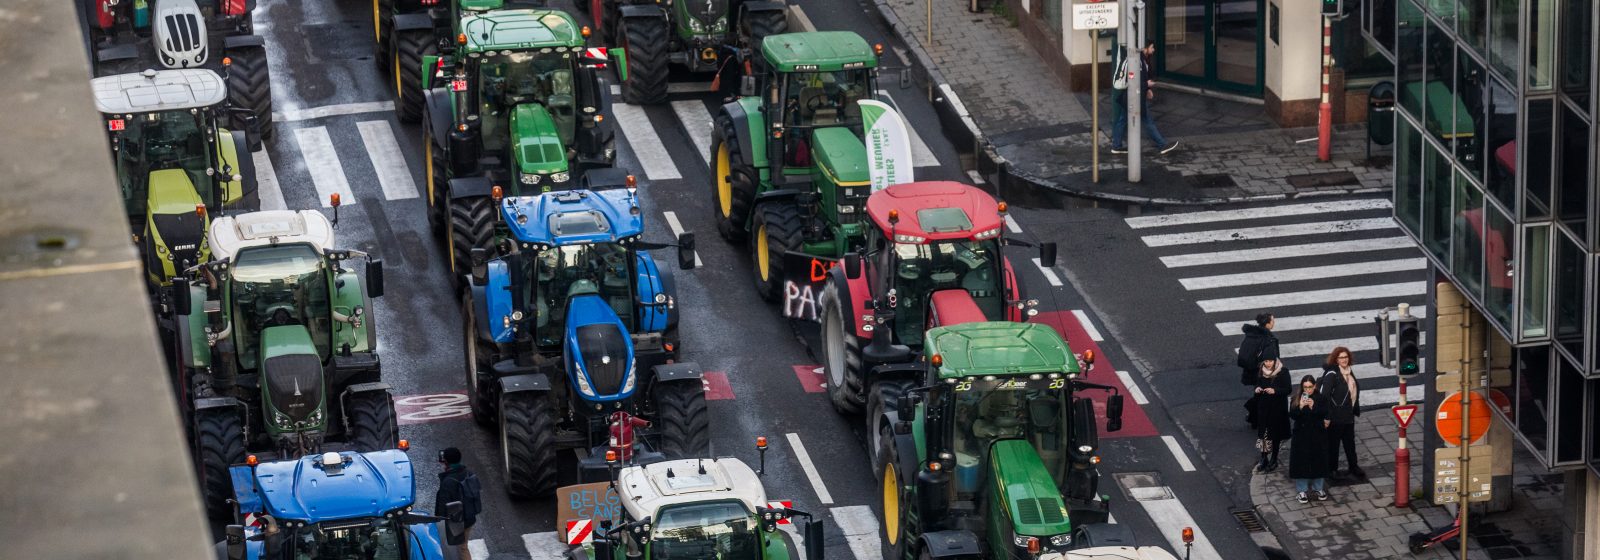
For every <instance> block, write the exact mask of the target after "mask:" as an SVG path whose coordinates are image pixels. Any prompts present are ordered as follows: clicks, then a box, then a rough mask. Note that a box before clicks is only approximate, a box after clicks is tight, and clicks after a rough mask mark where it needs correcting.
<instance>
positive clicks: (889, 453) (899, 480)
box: [872, 445, 910, 560]
mask: <svg viewBox="0 0 1600 560" xmlns="http://www.w3.org/2000/svg"><path fill="white" fill-rule="evenodd" d="M872 455H873V457H874V458H873V463H881V464H883V465H884V466H883V468H881V469H879V470H878V473H877V475H878V518H879V519H882V520H883V545H884V556H883V557H884V558H886V559H893V560H903V559H904V558H905V551H906V548H907V547H909V545H910V543H907V542H906V538H907V536H906V526H905V521H906V519H905V509H906V506H907V504H906V503H905V499H906V498H907V496H906V492H905V487H904V485H905V484H906V483H908V482H909V481H907V480H906V478H905V476H906V475H907V474H909V473H902V472H900V465H899V463H898V462H896V461H895V449H894V446H893V445H887V446H884V447H881V448H879V449H876V450H874V451H873V452H872Z"/></svg>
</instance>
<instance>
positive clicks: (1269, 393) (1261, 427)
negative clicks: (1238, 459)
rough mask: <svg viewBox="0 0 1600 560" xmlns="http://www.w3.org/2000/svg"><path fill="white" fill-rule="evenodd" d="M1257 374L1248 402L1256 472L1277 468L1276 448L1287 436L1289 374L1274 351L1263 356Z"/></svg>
mask: <svg viewBox="0 0 1600 560" xmlns="http://www.w3.org/2000/svg"><path fill="white" fill-rule="evenodd" d="M1257 367H1258V369H1259V373H1258V374H1257V375H1256V392H1255V396H1254V398H1252V399H1251V400H1250V402H1251V403H1252V404H1253V405H1254V406H1255V418H1256V421H1257V425H1258V427H1257V429H1256V451H1259V452H1261V462H1260V463H1259V464H1257V465H1256V472H1261V473H1264V472H1272V471H1274V470H1277V469H1278V448H1279V447H1281V446H1282V445H1283V440H1286V439H1289V435H1290V433H1291V431H1290V429H1289V393H1290V388H1289V386H1290V384H1291V382H1290V380H1289V378H1290V376H1291V374H1290V373H1289V370H1288V369H1285V368H1284V367H1283V361H1282V360H1279V359H1277V355H1276V351H1274V354H1273V355H1271V356H1268V357H1266V358H1263V359H1262V360H1261V365H1259V366H1257Z"/></svg>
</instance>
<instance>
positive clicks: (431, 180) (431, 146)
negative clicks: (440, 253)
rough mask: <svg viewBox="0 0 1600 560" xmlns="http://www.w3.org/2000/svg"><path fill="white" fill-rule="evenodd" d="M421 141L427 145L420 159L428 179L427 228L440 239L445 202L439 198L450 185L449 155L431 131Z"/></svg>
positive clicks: (442, 234) (443, 222)
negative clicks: (424, 153)
mask: <svg viewBox="0 0 1600 560" xmlns="http://www.w3.org/2000/svg"><path fill="white" fill-rule="evenodd" d="M422 142H423V143H424V144H427V146H428V155H426V156H424V159H423V161H422V164H423V172H424V173H427V175H426V177H427V181H428V228H429V229H430V230H431V231H432V232H433V235H434V236H435V237H434V239H440V238H442V237H443V236H444V232H445V227H444V224H445V221H446V220H445V214H446V212H445V207H446V204H445V203H446V202H447V200H440V199H442V198H444V196H446V195H447V194H448V193H446V192H445V187H448V186H449V185H450V156H449V154H447V153H446V152H445V149H444V146H442V145H440V144H439V142H437V141H435V140H434V139H433V132H432V131H427V132H424V133H423V136H422Z"/></svg>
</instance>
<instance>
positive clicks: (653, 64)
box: [621, 17, 671, 105]
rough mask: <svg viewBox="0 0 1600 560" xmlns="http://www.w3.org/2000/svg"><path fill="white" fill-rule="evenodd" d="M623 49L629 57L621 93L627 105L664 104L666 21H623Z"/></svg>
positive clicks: (632, 19) (627, 19) (636, 19)
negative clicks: (626, 76) (626, 75)
mask: <svg viewBox="0 0 1600 560" xmlns="http://www.w3.org/2000/svg"><path fill="white" fill-rule="evenodd" d="M621 27H622V47H623V48H624V49H625V50H626V51H627V54H628V79H627V80H625V81H623V83H622V93H623V95H624V97H626V98H627V100H628V102H629V103H633V104H636V105H659V104H662V103H666V102H667V46H668V45H667V41H668V36H667V35H668V33H669V32H670V31H671V29H669V26H668V24H667V20H665V19H660V18H653V17H631V18H624V19H623V20H622V23H621Z"/></svg>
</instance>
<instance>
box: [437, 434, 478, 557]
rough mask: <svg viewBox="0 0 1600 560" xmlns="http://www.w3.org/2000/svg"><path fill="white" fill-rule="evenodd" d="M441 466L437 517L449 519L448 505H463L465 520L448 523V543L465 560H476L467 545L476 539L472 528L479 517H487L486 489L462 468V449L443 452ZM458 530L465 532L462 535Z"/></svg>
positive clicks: (462, 513)
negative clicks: (473, 537)
mask: <svg viewBox="0 0 1600 560" xmlns="http://www.w3.org/2000/svg"><path fill="white" fill-rule="evenodd" d="M439 464H441V465H443V466H444V472H441V473H439V491H438V492H436V493H434V496H433V511H434V514H435V515H439V516H445V506H446V505H448V504H450V503H451V502H461V519H460V520H459V521H457V520H455V519H447V520H446V521H445V524H444V526H445V543H446V544H449V545H450V546H454V547H456V554H457V557H458V558H460V559H461V560H472V552H471V551H469V550H468V549H467V542H468V541H470V540H471V539H472V526H473V525H476V524H477V523H478V514H479V513H483V486H482V484H481V483H479V482H478V475H476V474H473V472H472V471H471V470H468V469H467V466H466V465H463V464H461V450H460V449H456V448H454V447H446V448H444V450H443V451H440V452H439ZM456 527H460V528H461V531H460V532H459V533H458V532H456V530H455V529H456Z"/></svg>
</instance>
